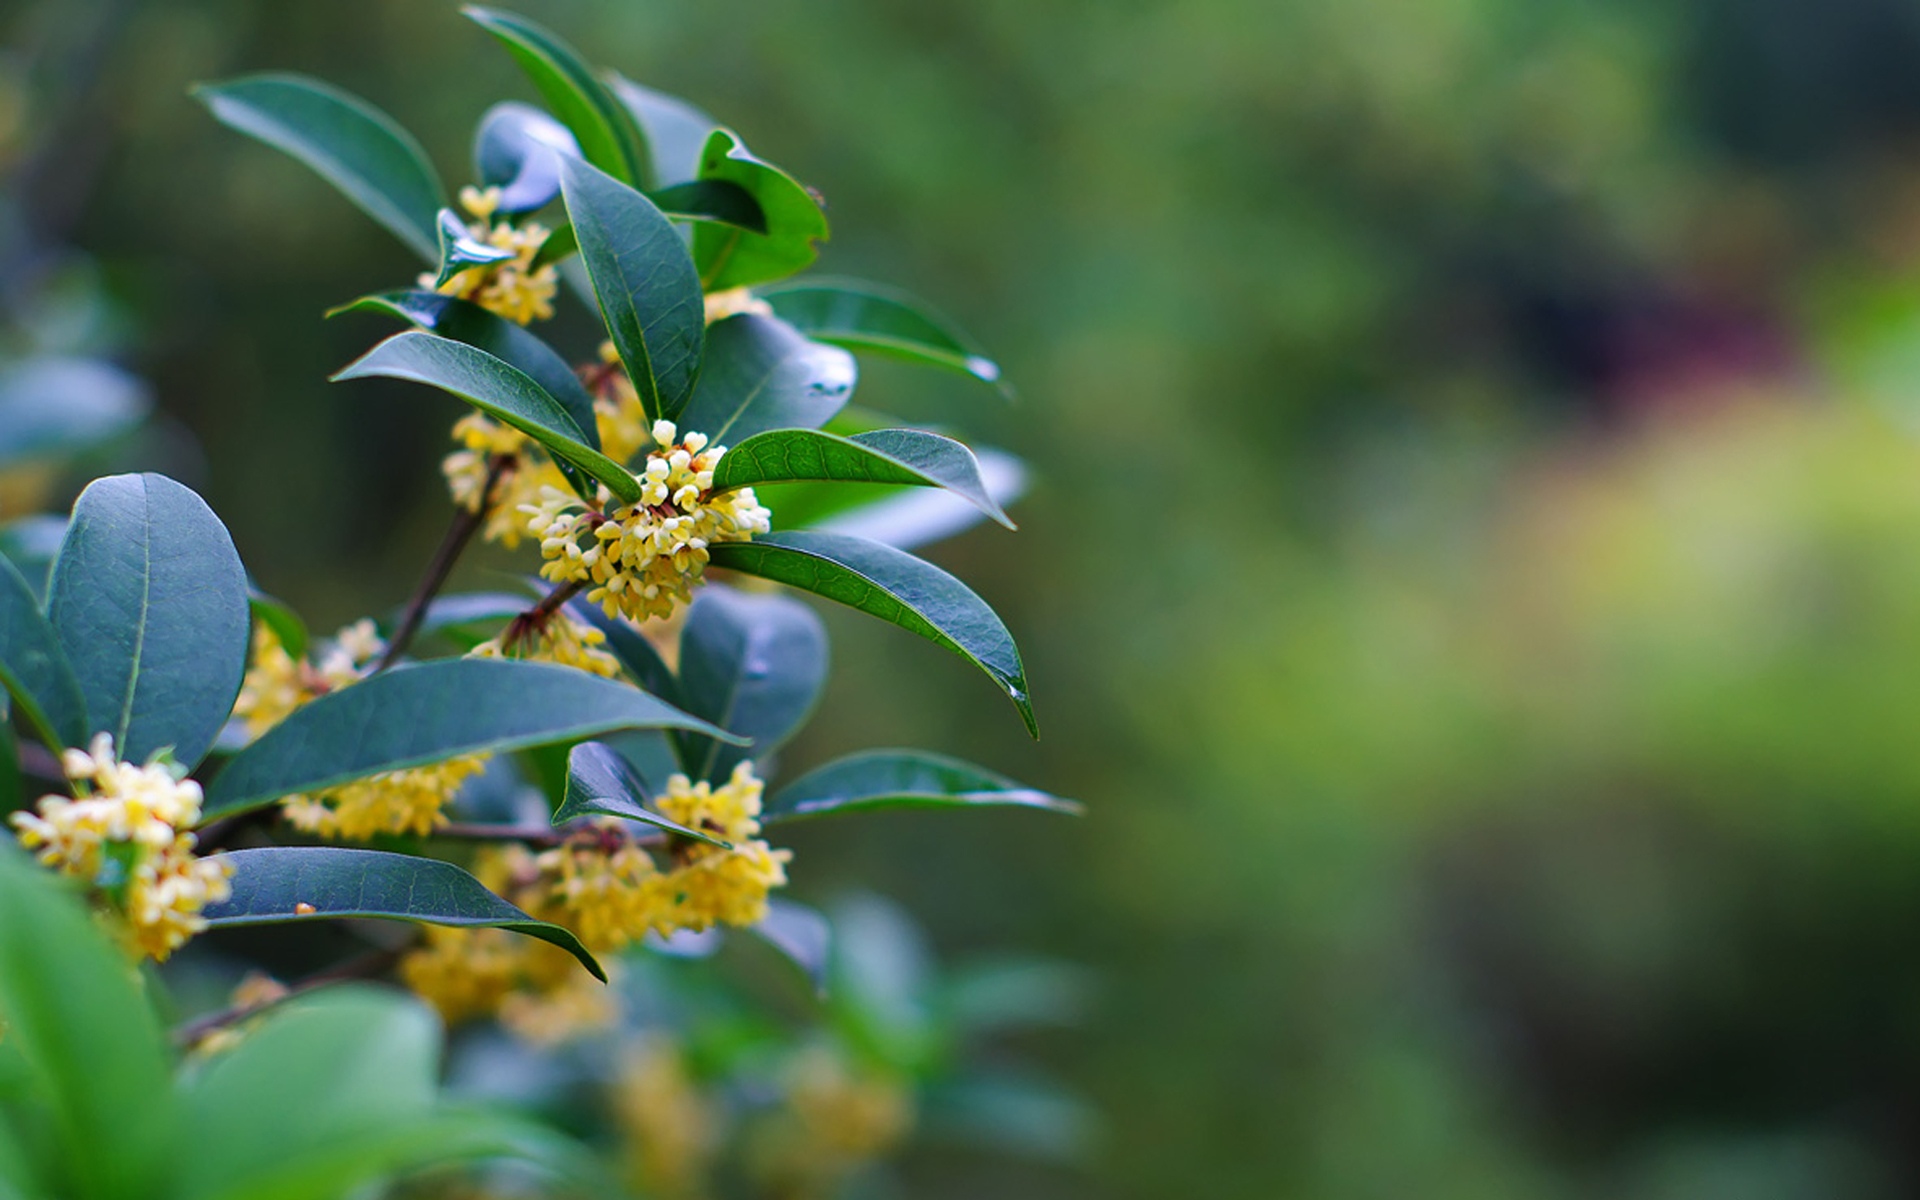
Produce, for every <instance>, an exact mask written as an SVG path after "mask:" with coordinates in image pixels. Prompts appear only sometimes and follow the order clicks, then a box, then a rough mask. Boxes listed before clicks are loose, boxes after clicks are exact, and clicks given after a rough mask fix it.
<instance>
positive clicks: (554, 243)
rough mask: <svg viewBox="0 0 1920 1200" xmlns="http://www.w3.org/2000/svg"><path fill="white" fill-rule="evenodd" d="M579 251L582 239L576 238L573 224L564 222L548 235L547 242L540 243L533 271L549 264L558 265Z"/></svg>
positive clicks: (534, 257)
mask: <svg viewBox="0 0 1920 1200" xmlns="http://www.w3.org/2000/svg"><path fill="white" fill-rule="evenodd" d="M579 249H580V239H579V238H577V237H575V236H574V234H573V225H572V223H571V222H567V221H562V222H560V224H559V225H557V226H555V227H554V230H553V232H552V233H549V234H548V235H547V240H546V241H544V242H541V243H540V248H539V249H538V250H535V251H534V252H533V262H532V264H531V266H532V269H533V270H536V271H537V270H539V269H540V268H541V267H544V266H546V265H547V264H548V263H557V262H559V261H561V260H562V259H564V258H566V257H567V256H569V255H571V254H574V253H576V252H578V251H579Z"/></svg>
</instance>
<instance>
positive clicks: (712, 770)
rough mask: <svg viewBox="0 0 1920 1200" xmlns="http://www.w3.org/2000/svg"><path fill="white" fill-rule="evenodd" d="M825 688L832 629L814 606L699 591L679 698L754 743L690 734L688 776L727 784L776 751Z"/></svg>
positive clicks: (684, 646) (683, 648) (684, 639)
mask: <svg viewBox="0 0 1920 1200" xmlns="http://www.w3.org/2000/svg"><path fill="white" fill-rule="evenodd" d="M826 682H827V630H826V627H825V626H824V625H822V624H821V623H820V618H819V617H817V616H815V615H814V612H813V610H812V609H811V608H808V607H807V606H806V605H804V604H802V603H800V602H799V601H798V600H794V599H792V598H791V597H788V596H781V595H777V594H775V595H756V594H754V593H751V592H741V591H736V590H734V589H733V588H729V587H722V586H720V585H719V584H709V585H708V586H706V587H703V588H701V589H700V593H699V595H697V596H696V597H694V601H693V606H692V608H691V609H689V610H688V613H687V624H686V628H685V630H684V631H683V632H682V633H681V635H680V688H681V695H683V696H684V697H686V708H687V711H688V712H690V713H693V714H694V715H695V716H698V717H703V718H705V719H706V720H709V721H711V722H713V723H714V724H715V725H718V726H719V727H720V728H722V729H725V730H728V731H729V732H732V733H737V734H739V735H740V736H742V737H746V738H751V739H753V741H752V746H751V748H750V749H734V748H731V747H723V746H722V745H721V744H720V743H718V742H716V741H714V740H713V739H711V738H703V737H697V736H691V735H689V736H684V737H682V738H681V744H682V746H683V747H684V748H685V754H684V757H685V760H686V763H687V773H688V774H690V775H692V776H693V777H694V778H695V779H710V780H715V781H721V780H724V779H725V778H726V776H727V774H728V773H729V772H731V771H732V770H733V767H734V764H735V763H737V762H739V761H740V760H741V759H743V758H746V757H748V756H749V754H751V755H754V756H758V755H763V754H766V753H768V752H770V751H772V750H774V749H777V748H778V747H779V746H780V744H781V743H782V742H785V741H786V740H787V739H788V738H789V737H791V736H793V734H794V731H795V730H797V729H799V728H800V726H801V725H802V724H804V723H805V722H806V719H807V717H808V716H809V715H810V714H811V713H812V712H813V706H814V704H815V703H816V702H818V700H819V699H820V689H821V688H822V687H824V686H825V685H826Z"/></svg>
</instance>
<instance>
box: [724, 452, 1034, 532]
mask: <svg viewBox="0 0 1920 1200" xmlns="http://www.w3.org/2000/svg"><path fill="white" fill-rule="evenodd" d="M976 458H977V459H978V461H979V463H980V478H981V479H982V480H984V481H985V482H986V486H987V494H988V495H990V496H992V497H993V499H994V503H996V504H999V505H1002V506H1005V505H1008V504H1012V503H1013V502H1014V501H1015V500H1018V499H1019V498H1020V497H1021V495H1022V494H1024V493H1025V492H1026V489H1027V469H1026V465H1025V464H1024V463H1022V462H1021V461H1020V460H1019V459H1017V458H1015V457H1014V456H1013V455H1011V454H1004V453H1002V452H1000V451H998V450H992V449H986V448H982V449H981V450H980V451H978V453H977V454H976ZM762 502H763V503H766V504H769V505H771V506H772V508H773V513H774V524H775V527H776V528H779V527H780V519H781V516H782V514H783V512H784V511H785V510H784V509H783V508H782V507H781V504H782V500H781V499H780V498H779V497H778V495H777V492H776V494H775V495H774V496H766V497H763V498H762ZM981 517H982V514H981V512H980V510H979V509H977V508H975V507H973V506H972V505H969V504H967V503H966V502H964V501H962V500H959V499H957V498H955V497H953V496H950V495H948V494H946V493H945V492H930V491H927V490H926V489H924V488H902V489H899V490H897V491H894V492H893V494H891V495H888V496H884V497H882V498H880V499H878V500H875V501H874V502H873V503H871V504H861V505H855V506H851V507H847V508H843V509H840V510H838V511H834V512H832V513H830V514H828V515H826V516H824V517H822V518H821V519H819V520H818V521H813V522H808V523H807V524H808V528H811V529H816V530H818V531H820V532H821V533H846V534H852V535H853V536H855V537H863V538H871V539H873V540H874V541H876V542H885V543H886V544H887V545H889V546H892V547H893V548H894V549H896V550H911V549H913V548H914V547H916V546H924V545H926V544H927V543H929V542H937V541H939V540H940V539H941V538H947V537H952V536H953V535H954V534H956V533H960V532H962V531H964V530H967V529H971V528H973V527H974V526H975V525H978V524H979V523H980V520H981Z"/></svg>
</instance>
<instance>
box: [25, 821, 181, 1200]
mask: <svg viewBox="0 0 1920 1200" xmlns="http://www.w3.org/2000/svg"><path fill="white" fill-rule="evenodd" d="M10 841H11V839H9V842H10ZM0 1020H3V1021H5V1022H6V1026H7V1034H6V1041H7V1044H8V1046H9V1048H10V1049H12V1050H13V1051H15V1052H17V1053H18V1054H20V1055H21V1056H22V1057H23V1058H24V1059H25V1060H26V1063H27V1067H28V1070H29V1071H30V1072H31V1074H32V1076H33V1078H34V1080H35V1083H36V1086H35V1087H34V1089H33V1090H34V1095H35V1097H36V1102H37V1103H36V1107H39V1106H44V1108H45V1110H46V1111H47V1112H48V1113H49V1114H50V1115H51V1117H52V1122H53V1130H54V1132H55V1136H56V1138H57V1140H58V1142H59V1145H60V1149H61V1151H62V1153H61V1154H60V1156H59V1158H60V1160H61V1161H63V1162H64V1163H65V1164H66V1165H67V1168H68V1171H69V1174H70V1178H69V1179H68V1180H67V1181H66V1183H67V1186H65V1187H62V1188H58V1189H56V1192H57V1194H58V1195H61V1196H80V1197H86V1198H88V1200H115V1198H124V1200H133V1198H134V1197H142V1196H148V1195H151V1186H152V1184H153V1182H154V1181H155V1180H156V1179H158V1178H163V1177H164V1170H165V1167H164V1164H165V1162H166V1156H168V1155H170V1154H171V1153H173V1152H174V1147H173V1144H172V1138H173V1135H174V1133H175V1132H176V1130H175V1122H174V1118H175V1113H174V1109H173V1102H172V1095H171V1092H170V1090H169V1086H168V1078H167V1076H168V1069H169V1063H168V1055H167V1047H166V1038H165V1035H164V1033H162V1031H161V1028H160V1024H159V1022H158V1020H156V1019H155V1017H154V1012H153V1008H152V1006H151V1005H149V1004H148V1002H147V998H146V997H145V996H144V995H142V994H141V991H140V985H139V982H138V976H137V975H136V974H135V973H134V972H133V971H132V970H130V969H129V968H128V965H127V961H126V959H125V957H124V956H123V955H122V954H121V952H120V950H119V948H118V947H117V946H115V945H113V944H112V942H111V941H110V940H109V938H108V935H107V934H106V933H105V932H104V931H103V930H102V929H101V928H100V926H99V924H98V923H97V922H96V921H95V920H94V919H93V917H92V915H91V914H89V913H88V912H87V911H86V908H85V906H84V905H82V904H81V902H80V899H79V897H78V896H76V895H74V894H73V893H72V892H71V891H69V890H68V889H67V888H66V887H65V886H64V885H63V884H62V883H60V882H59V881H57V880H56V879H55V878H54V877H53V876H52V875H50V874H48V873H47V872H45V871H43V870H42V869H40V868H39V867H37V866H35V865H34V864H33V863H32V862H31V861H30V860H29V859H28V858H27V856H26V855H25V854H23V853H21V852H20V851H19V850H18V849H17V848H15V847H14V846H12V845H10V844H8V845H0Z"/></svg>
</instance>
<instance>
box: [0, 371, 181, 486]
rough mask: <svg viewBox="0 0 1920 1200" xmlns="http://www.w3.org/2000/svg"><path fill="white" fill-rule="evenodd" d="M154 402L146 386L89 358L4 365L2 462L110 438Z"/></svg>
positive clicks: (0, 374) (54, 453)
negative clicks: (5, 366)
mask: <svg viewBox="0 0 1920 1200" xmlns="http://www.w3.org/2000/svg"><path fill="white" fill-rule="evenodd" d="M152 407H153V401H152V399H151V398H150V397H149V396H148V394H147V386H146V385H145V384H144V383H142V382H140V380H138V379H136V378H135V377H133V376H132V375H129V374H127V373H126V372H125V371H122V370H121V369H120V368H118V367H116V366H113V365H112V364H110V363H105V362H101V361H100V360H98V359H91V358H54V357H43V358H30V359H27V360H26V361H25V362H20V363H15V364H13V365H12V366H9V367H7V368H5V369H4V370H0V465H4V464H7V463H13V462H20V461H23V460H26V459H34V458H50V457H54V456H58V455H67V454H72V453H74V452H76V451H79V450H84V449H86V448H87V447H89V446H95V445H98V444H100V443H102V442H107V441H111V440H113V439H114V438H116V437H119V436H121V435H122V434H124V433H126V432H127V431H128V430H130V429H132V428H133V427H134V426H136V425H138V424H139V423H140V422H141V421H143V420H145V419H146V416H147V412H148V411H149V410H150V409H151V408H152Z"/></svg>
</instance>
